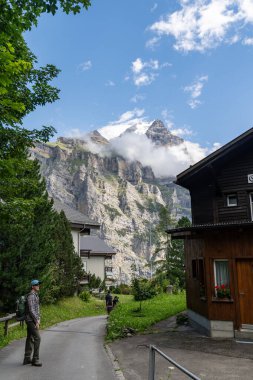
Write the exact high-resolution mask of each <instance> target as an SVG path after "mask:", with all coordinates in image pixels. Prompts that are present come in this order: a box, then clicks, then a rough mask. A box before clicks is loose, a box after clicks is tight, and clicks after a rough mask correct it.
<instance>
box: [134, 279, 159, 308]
mask: <svg viewBox="0 0 253 380" xmlns="http://www.w3.org/2000/svg"><path fill="white" fill-rule="evenodd" d="M132 289H133V296H134V299H135V301H140V307H139V310H140V311H141V309H142V301H145V300H147V299H150V298H153V297H154V296H155V295H156V289H155V288H154V287H153V285H152V282H151V281H148V280H147V279H139V278H134V279H133V280H132Z"/></svg>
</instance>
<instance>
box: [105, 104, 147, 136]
mask: <svg viewBox="0 0 253 380" xmlns="http://www.w3.org/2000/svg"><path fill="white" fill-rule="evenodd" d="M144 112H145V111H144V110H143V109H138V108H135V109H134V110H131V111H127V112H124V113H123V114H122V115H121V116H120V117H119V119H118V120H116V121H111V122H109V123H108V124H107V125H105V126H104V127H102V128H99V129H98V131H99V133H101V135H102V136H103V137H105V138H106V139H107V140H111V139H113V138H116V137H118V136H120V135H121V134H122V133H124V132H125V131H126V129H128V128H131V127H134V126H137V127H138V130H137V133H138V132H139V133H145V132H146V130H147V129H148V127H149V126H150V125H151V123H152V121H150V120H149V121H147V120H146V117H144V116H143V115H144Z"/></svg>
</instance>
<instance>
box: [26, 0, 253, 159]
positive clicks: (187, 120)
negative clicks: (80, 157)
mask: <svg viewBox="0 0 253 380" xmlns="http://www.w3.org/2000/svg"><path fill="white" fill-rule="evenodd" d="M91 3H92V5H91V7H90V8H89V10H88V11H85V10H83V11H82V13H81V14H79V15H75V16H73V15H65V14H63V13H58V14H57V15H56V16H51V15H43V16H42V17H41V18H40V19H39V22H38V27H37V28H33V29H32V31H31V32H28V33H26V35H25V38H26V41H27V43H28V46H29V47H30V49H31V50H32V51H33V52H34V53H35V54H36V56H37V57H38V62H39V64H40V65H41V66H42V65H45V64H47V63H50V64H55V65H56V66H57V67H58V68H60V69H61V73H60V75H59V76H58V78H57V79H56V80H55V81H54V82H53V84H54V85H56V86H57V87H59V88H60V89H61V93H60V100H58V101H57V102H55V103H54V104H50V105H46V106H45V107H41V108H38V109H37V110H36V111H35V112H33V113H32V114H30V115H29V116H28V117H26V119H25V120H24V127H27V128H39V127H40V126H42V125H53V126H54V127H55V128H56V130H57V135H56V136H55V137H59V136H76V137H77V136H80V135H82V134H84V133H86V132H89V131H92V130H95V129H101V128H105V127H108V126H110V128H113V129H117V131H120V128H122V125H123V126H124V125H129V126H131V125H134V124H136V123H137V124H139V125H143V126H146V125H149V124H151V123H152V121H153V120H155V119H160V120H162V121H163V122H164V124H165V125H166V126H167V127H168V128H169V130H170V131H172V132H173V133H175V134H176V135H177V136H180V137H182V138H184V139H185V140H187V141H189V142H191V143H192V144H193V146H195V147H199V148H202V149H203V151H204V152H205V153H206V154H207V153H208V152H210V151H212V150H213V149H214V147H218V146H220V145H223V144H225V143H227V142H229V141H231V140H232V139H233V138H236V137H237V136H239V135H240V134H241V133H243V132H245V131H246V130H248V129H249V128H251V127H252V124H253V123H252V121H253V0H159V1H154V0H127V1H126V0H125V1H122V0H121V1H119V0H91ZM194 144H195V145H194Z"/></svg>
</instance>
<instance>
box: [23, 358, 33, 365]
mask: <svg viewBox="0 0 253 380" xmlns="http://www.w3.org/2000/svg"><path fill="white" fill-rule="evenodd" d="M26 364H32V361H31V359H30V358H24V361H23V365H26Z"/></svg>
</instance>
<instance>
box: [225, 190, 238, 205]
mask: <svg viewBox="0 0 253 380" xmlns="http://www.w3.org/2000/svg"><path fill="white" fill-rule="evenodd" d="M232 197H234V198H235V199H236V204H234V203H230V198H232ZM226 200H227V207H237V206H238V195H237V194H236V193H231V194H227V195H226Z"/></svg>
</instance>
